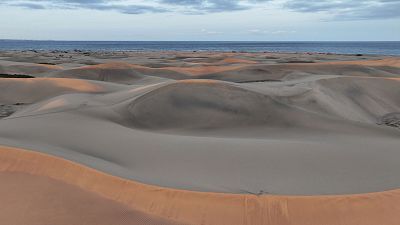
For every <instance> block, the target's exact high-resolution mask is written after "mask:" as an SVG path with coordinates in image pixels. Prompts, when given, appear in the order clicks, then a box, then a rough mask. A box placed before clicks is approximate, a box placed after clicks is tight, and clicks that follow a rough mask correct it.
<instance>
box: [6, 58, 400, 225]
mask: <svg viewBox="0 0 400 225" xmlns="http://www.w3.org/2000/svg"><path fill="white" fill-rule="evenodd" d="M82 54H83V53H77V52H66V53H63V55H64V56H63V57H61V56H57V57H58V58H57V57H55V55H54V54H53V53H50V52H37V53H32V52H25V53H18V52H6V53H1V52H0V57H2V58H0V65H1V66H0V73H2V72H4V73H15V74H17V73H20V74H21V73H24V74H26V75H34V76H35V77H38V78H32V79H27V78H18V79H17V78H4V79H0V145H2V146H4V147H0V182H1V183H3V184H5V185H0V195H1V196H0V197H1V198H2V199H3V201H2V202H7V203H6V204H7V206H8V207H5V210H3V211H2V212H1V213H0V221H7V224H17V225H18V224H27V223H29V224H38V225H39V224H40V225H42V224H49V225H50V224H71V223H73V224H75V223H85V224H110V223H118V224H149V225H150V224H196V225H197V224H204V225H224V224H226V225H245V224H247V225H248V224H252V225H259V224H260V225H261V224H272V225H286V224H299V225H303V224H304V225H310V224H316V225H321V224H324V225H325V224H326V225H339V224H346V225H353V224H354V225H357V224H363V225H369V224H371V225H376V224H385V225H386V224H388V225H390V224H393V225H395V224H396V225H397V224H398V221H400V218H399V216H398V211H399V210H400V202H399V201H400V194H399V187H400V175H399V173H398V171H399V169H400V164H399V163H398V158H399V157H400V151H399V146H400V139H399V138H400V130H399V129H398V128H399V127H400V101H399V99H400V92H399V91H398V90H400V89H399V88H400V82H399V81H400V80H399V74H400V69H399V68H400V67H399V61H400V60H399V59H398V58H396V57H381V56H354V55H340V56H339V55H332V54H329V55H328V54H327V55H323V54H277V53H254V54H250V53H213V52H197V53H173V52H157V53H156V52H153V53H140V52H124V53H122V52H118V53H101V52H96V53H94V52H93V53H91V52H89V53H84V55H82ZM60 57H61V58H60ZM360 57H362V58H363V59H364V60H360ZM29 59H32V62H26V61H29ZM33 59H37V60H36V61H38V60H40V62H42V63H48V65H45V64H35V63H33V62H36V61H34V60H33ZM38 62H39V61H38ZM50 64H59V65H50ZM89 64H90V65H89ZM55 77H56V78H55ZM5 146H13V147H5ZM27 150H29V151H27ZM60 202H62V203H63V204H60ZM3 204H5V203H3ZM0 205H1V203H0ZM16 213H20V214H21V215H24V216H18V215H19V214H16ZM49 215H51V216H49Z"/></svg>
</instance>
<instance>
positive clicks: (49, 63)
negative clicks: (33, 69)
mask: <svg viewBox="0 0 400 225" xmlns="http://www.w3.org/2000/svg"><path fill="white" fill-rule="evenodd" d="M38 64H42V65H51V66H54V65H57V64H55V63H51V62H40V63H38Z"/></svg>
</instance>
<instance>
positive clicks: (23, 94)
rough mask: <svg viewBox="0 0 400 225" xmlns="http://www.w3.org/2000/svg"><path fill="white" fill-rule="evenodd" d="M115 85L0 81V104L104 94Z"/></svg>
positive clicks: (46, 80) (48, 80)
mask: <svg viewBox="0 0 400 225" xmlns="http://www.w3.org/2000/svg"><path fill="white" fill-rule="evenodd" d="M119 89H120V88H118V87H117V86H115V85H112V84H106V83H101V82H99V83H96V82H89V81H84V80H77V79H62V78H33V79H20V78H15V79H14V78H7V79H0V103H3V104H7V103H33V102H37V101H40V100H43V99H46V98H51V97H55V96H57V95H62V94H66V93H106V92H111V91H113V90H114V91H115V90H119Z"/></svg>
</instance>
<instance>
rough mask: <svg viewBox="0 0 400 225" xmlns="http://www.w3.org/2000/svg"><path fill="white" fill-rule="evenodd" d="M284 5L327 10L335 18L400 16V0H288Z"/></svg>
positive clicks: (319, 10) (316, 10) (301, 9)
mask: <svg viewBox="0 0 400 225" xmlns="http://www.w3.org/2000/svg"><path fill="white" fill-rule="evenodd" d="M284 7H285V8H287V9H290V10H292V11H296V12H305V13H315V12H326V13H329V14H330V15H332V19H334V20H366V19H389V18H400V0H358V1H355V0H353V1H349V0H288V1H287V2H286V3H285V4H284Z"/></svg>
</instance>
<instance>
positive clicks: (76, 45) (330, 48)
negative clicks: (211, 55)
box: [0, 40, 400, 55]
mask: <svg viewBox="0 0 400 225" xmlns="http://www.w3.org/2000/svg"><path fill="white" fill-rule="evenodd" d="M0 50H63V51H64V50H65V51H67V50H82V51H223V52H232V51H236V52H318V53H337V54H379V55H400V41H390V42H240V41H238V42H236V41H235V42H233V41H28V40H0Z"/></svg>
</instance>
